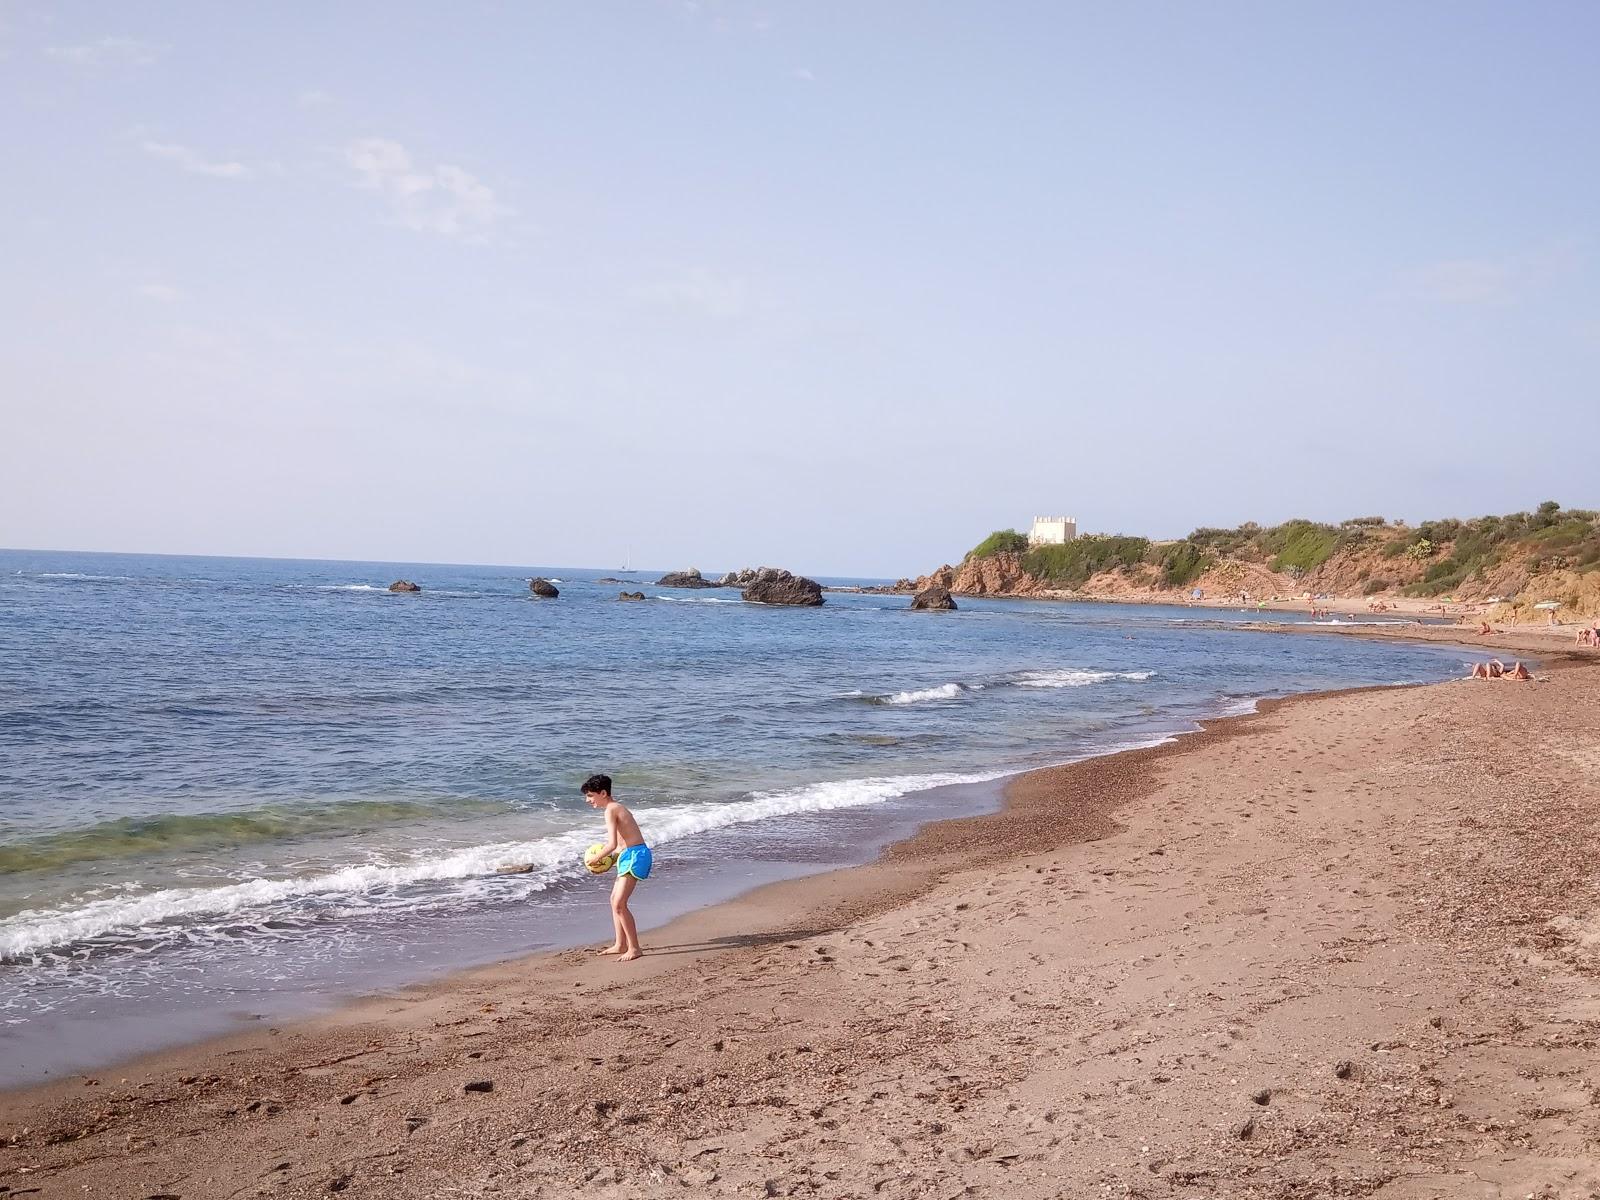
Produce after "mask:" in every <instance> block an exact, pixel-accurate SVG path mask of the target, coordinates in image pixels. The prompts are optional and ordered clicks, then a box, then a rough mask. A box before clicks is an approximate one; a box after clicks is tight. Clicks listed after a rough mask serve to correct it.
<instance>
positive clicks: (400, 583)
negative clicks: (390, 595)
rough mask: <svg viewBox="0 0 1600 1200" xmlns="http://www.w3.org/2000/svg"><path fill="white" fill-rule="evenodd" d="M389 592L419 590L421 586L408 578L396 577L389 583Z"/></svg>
mask: <svg viewBox="0 0 1600 1200" xmlns="http://www.w3.org/2000/svg"><path fill="white" fill-rule="evenodd" d="M389 590H390V591H391V592H420V591H421V590H422V588H421V587H420V586H419V585H417V584H415V583H412V582H411V580H409V579H396V580H395V581H394V582H393V583H391V584H390V585H389Z"/></svg>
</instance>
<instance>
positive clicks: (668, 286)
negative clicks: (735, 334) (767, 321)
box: [628, 267, 750, 317]
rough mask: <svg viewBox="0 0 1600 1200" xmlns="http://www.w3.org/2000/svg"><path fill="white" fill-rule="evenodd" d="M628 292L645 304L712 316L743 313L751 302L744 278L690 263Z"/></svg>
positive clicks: (741, 314) (729, 315) (736, 315)
mask: <svg viewBox="0 0 1600 1200" xmlns="http://www.w3.org/2000/svg"><path fill="white" fill-rule="evenodd" d="M628 294H629V295H630V296H632V297H633V298H634V299H635V300H641V301H643V302H645V303H647V304H664V305H668V306H669V307H673V308H687V309H693V310H695V311H698V312H701V313H704V314H705V315H707V316H711V317H739V316H743V315H744V314H745V312H746V311H747V310H748V309H749V306H750V302H749V295H748V289H747V288H746V287H745V282H744V280H742V279H738V278H735V277H733V276H730V275H721V274H718V273H717V272H715V271H712V270H710V269H708V268H706V267H690V268H689V269H688V270H685V271H682V272H680V273H678V274H677V275H676V276H674V277H672V278H668V279H658V280H655V281H653V282H650V283H644V284H639V285H637V286H635V287H633V288H630V289H629V291H628Z"/></svg>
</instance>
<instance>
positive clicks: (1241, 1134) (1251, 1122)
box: [1233, 1117, 1256, 1142]
mask: <svg viewBox="0 0 1600 1200" xmlns="http://www.w3.org/2000/svg"><path fill="white" fill-rule="evenodd" d="M1255 1131H1256V1119H1255V1118H1254V1117H1246V1118H1245V1119H1244V1120H1242V1121H1240V1122H1239V1123H1238V1124H1237V1125H1235V1126H1234V1127H1233V1136H1234V1137H1236V1138H1238V1139H1239V1140H1240V1141H1241V1142H1242V1141H1245V1140H1247V1139H1248V1138H1249V1137H1250V1136H1251V1135H1252V1134H1254V1133H1255Z"/></svg>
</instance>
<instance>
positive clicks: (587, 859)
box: [583, 842, 617, 875]
mask: <svg viewBox="0 0 1600 1200" xmlns="http://www.w3.org/2000/svg"><path fill="white" fill-rule="evenodd" d="M604 849H605V847H604V846H602V845H601V844H600V843H599V842H596V843H595V844H594V845H592V846H590V847H589V848H588V849H587V850H585V851H584V852H583V865H584V866H585V867H586V868H587V869H588V871H589V874H591V875H604V874H605V873H606V872H607V871H609V870H611V868H612V867H614V866H616V865H617V856H616V855H614V854H601V853H600V852H601V851H602V850H604Z"/></svg>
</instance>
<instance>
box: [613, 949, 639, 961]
mask: <svg viewBox="0 0 1600 1200" xmlns="http://www.w3.org/2000/svg"><path fill="white" fill-rule="evenodd" d="M643 953H644V951H643V950H629V951H628V952H627V953H626V954H624V955H623V956H622V957H620V958H619V959H617V961H618V962H632V961H633V960H634V959H636V958H638V957H640V956H641V955H642V954H643Z"/></svg>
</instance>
